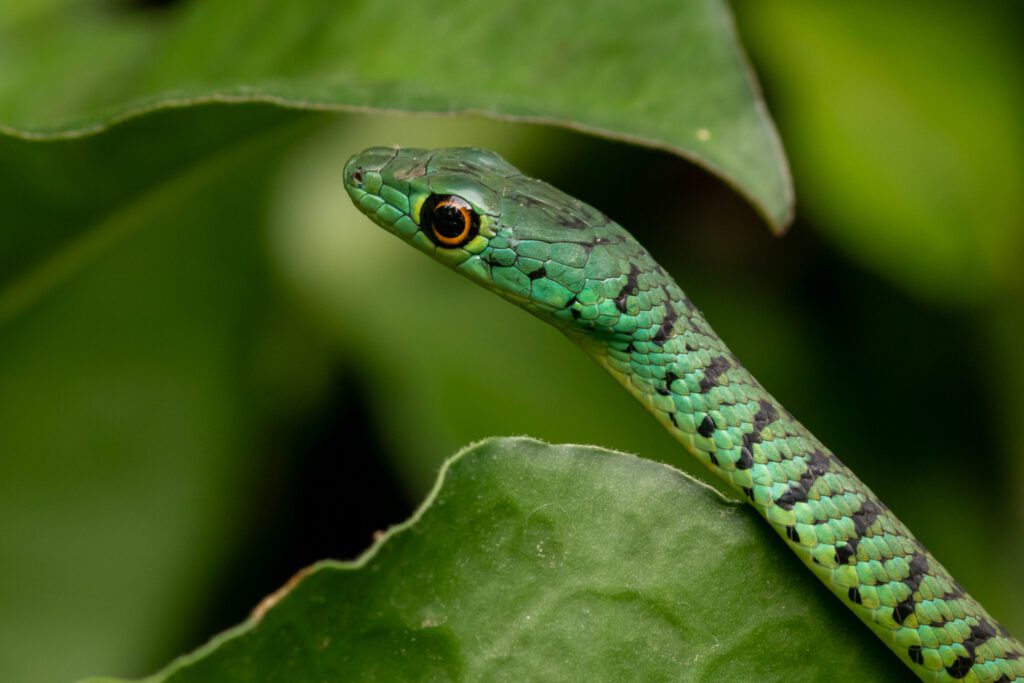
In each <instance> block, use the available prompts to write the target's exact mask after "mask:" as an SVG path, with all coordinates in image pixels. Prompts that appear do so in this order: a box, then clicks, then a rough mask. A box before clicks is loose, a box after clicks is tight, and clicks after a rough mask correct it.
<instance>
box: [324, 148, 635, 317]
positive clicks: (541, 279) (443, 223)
mask: <svg viewBox="0 0 1024 683" xmlns="http://www.w3.org/2000/svg"><path fill="white" fill-rule="evenodd" d="M344 182H345V189H346V191H347V192H348V193H349V195H350V196H351V197H352V200H353V202H355V204H356V206H357V207H358V208H359V209H360V210H361V211H362V212H363V213H365V214H366V215H367V216H369V217H370V218H371V219H372V220H373V221H374V222H376V223H377V224H378V225H380V226H382V227H384V228H385V229H386V230H388V231H389V232H392V233H393V234H395V235H397V236H398V237H400V238H402V239H403V240H404V241H406V242H408V243H409V244H412V245H413V246H415V247H416V248H417V249H420V250H421V251H424V252H426V253H428V254H430V255H431V256H432V257H433V258H435V259H437V260H438V261H441V262H443V263H445V264H447V265H449V266H450V267H452V268H454V269H455V270H457V271H459V272H461V273H462V274H463V275H466V276H467V277H469V278H470V279H472V280H475V281H477V282H478V283H479V284H482V285H483V286H485V287H487V288H488V289H492V290H494V291H496V292H497V293H499V294H501V295H502V296H503V297H505V298H506V299H510V300H512V301H514V302H515V303H517V304H519V305H520V306H523V307H524V308H526V309H528V310H530V311H531V312H533V313H536V314H538V315H542V316H545V317H547V316H549V315H550V316H554V318H556V320H557V321H561V322H563V323H564V324H563V325H559V327H562V328H563V329H566V328H573V327H585V328H587V329H590V330H594V329H595V328H597V329H600V328H602V327H604V328H611V327H612V326H614V325H615V324H616V323H617V322H618V320H619V318H620V315H621V313H622V311H621V310H618V309H619V308H621V305H622V301H624V300H625V299H623V298H622V296H619V297H618V299H619V301H618V303H616V301H617V299H616V294H617V292H616V290H617V289H618V290H622V289H623V288H625V287H627V286H631V284H630V283H632V284H634V285H635V281H634V278H635V270H636V269H635V259H636V257H638V256H639V254H638V253H636V252H637V250H639V253H640V254H642V256H644V257H646V258H649V257H647V256H646V252H644V251H643V249H642V247H640V246H639V245H638V244H637V243H636V242H635V241H634V240H633V239H632V237H630V236H629V234H628V233H626V232H625V231H624V230H622V228H620V227H619V226H618V225H616V224H615V223H612V222H611V221H609V220H608V218H607V217H605V216H604V215H603V214H601V213H600V212H598V211H596V210H595V209H593V208H591V207H590V206H587V205H586V204H584V203H582V202H580V201H579V200H577V199H574V198H573V197H570V196H569V195H567V194H565V193H563V192H561V191H559V190H557V189H555V188H554V187H552V186H550V185H548V184H547V183H544V182H541V181H539V180H534V179H532V178H527V177H526V176H524V175H522V174H521V173H520V172H519V171H518V170H517V169H516V168H515V167H514V166H512V165H511V164H509V163H508V162H507V161H505V160H504V159H502V158H501V157H500V156H498V155H497V154H495V153H494V152H490V151H487V150H482V149H473V148H460V147H457V148H447V149H436V150H426V149H412V148H409V149H400V148H391V147H373V148H370V149H367V150H365V151H364V152H361V153H360V154H357V155H356V156H354V157H352V158H351V159H350V160H349V161H348V163H347V164H346V165H345V170H344ZM627 252H628V253H627ZM631 258H632V259H633V260H632V261H631V260H630V259H631Z"/></svg>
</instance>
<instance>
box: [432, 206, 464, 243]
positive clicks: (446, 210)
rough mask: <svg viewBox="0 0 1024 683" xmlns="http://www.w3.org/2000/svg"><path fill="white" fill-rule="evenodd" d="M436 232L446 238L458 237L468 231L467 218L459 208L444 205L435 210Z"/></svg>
mask: <svg viewBox="0 0 1024 683" xmlns="http://www.w3.org/2000/svg"><path fill="white" fill-rule="evenodd" d="M434 230H436V231H437V233H438V234H439V235H442V236H444V237H448V238H454V237H458V236H459V235H461V234H462V233H463V232H465V230H466V218H465V216H464V215H463V213H462V212H461V211H459V209H458V207H456V206H454V205H452V204H442V205H441V206H438V207H437V208H435V209H434Z"/></svg>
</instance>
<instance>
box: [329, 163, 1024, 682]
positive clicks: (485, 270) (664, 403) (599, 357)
mask: <svg viewBox="0 0 1024 683" xmlns="http://www.w3.org/2000/svg"><path fill="white" fill-rule="evenodd" d="M344 182H345V189H346V190H347V192H348V194H349V195H350V196H351V198H352V201H353V202H354V203H355V204H356V206H357V207H358V208H359V209H360V210H361V211H362V212H363V213H365V214H366V215H367V216H369V217H370V218H371V219H372V220H373V221H374V222H376V223H377V224H379V225H381V226H382V227H384V228H385V229H386V230H388V231H389V232H391V233H394V234H395V235H397V236H398V237H400V238H402V239H403V240H405V241H406V242H408V243H410V244H412V245H413V246H415V247H416V248H418V249H419V250H421V251H424V252H426V253H427V254H429V255H430V256H432V257H433V258H435V259H437V260H438V261H441V262H442V263H444V264H446V265H448V266H449V267H450V268H452V269H454V270H456V271H458V272H459V273H462V274H463V275H465V276H466V277H468V278H469V279H471V280H473V281H475V282H477V283H478V284H480V285H482V286H484V287H485V288H487V289H489V290H491V291H493V292H496V293H497V294H499V295H500V296H502V297H503V298H505V299H508V300H509V301H512V302H513V303H515V304H517V305H519V306H521V307H523V308H525V309H526V310H528V311H530V312H531V313H533V314H534V315H536V316H538V317H540V318H541V319H543V320H545V321H547V322H548V323H550V324H552V325H554V326H555V327H556V328H558V329H559V330H560V331H561V332H563V333H564V334H565V335H566V336H568V337H569V338H570V339H571V340H572V341H574V342H575V343H576V344H578V345H579V346H580V347H582V348H583V349H584V350H585V351H586V352H587V353H588V354H590V356H592V357H593V358H594V359H595V360H596V361H597V362H598V364H599V365H601V366H602V367H604V368H605V370H607V371H608V372H609V373H611V374H612V376H614V377H615V378H616V379H617V380H618V381H619V382H620V383H621V384H622V385H623V386H624V387H625V388H626V389H627V390H628V391H629V392H630V393H631V394H633V396H634V397H636V398H637V399H638V400H639V401H640V402H641V403H642V404H643V405H644V407H646V408H647V410H649V411H650V412H651V413H652V414H653V415H654V416H655V418H657V420H658V421H659V422H660V423H661V424H662V425H663V426H664V427H665V428H666V429H667V430H668V431H669V432H671V433H672V435H673V436H674V437H675V438H676V439H677V440H678V441H679V442H680V443H682V444H683V446H684V447H685V448H686V450H687V451H689V452H690V453H691V454H693V455H694V456H696V457H697V458H698V459H699V460H700V461H701V462H702V463H704V465H706V466H707V467H708V468H709V469H710V470H711V471H712V472H714V473H715V475H716V476H718V477H719V478H720V479H722V480H723V481H724V482H725V483H726V484H727V485H728V486H729V487H730V488H731V489H732V490H734V491H735V492H736V493H737V494H738V495H739V496H742V497H743V498H744V499H745V500H747V501H748V502H749V503H750V504H751V505H752V506H753V507H754V509H756V510H757V512H758V513H760V515H761V516H762V517H764V518H765V519H766V520H767V521H768V523H769V524H771V526H772V528H774V529H775V531H777V532H778V533H779V535H780V536H781V537H782V539H783V540H784V542H785V543H786V544H787V545H788V546H789V547H790V548H791V549H792V550H793V552H795V553H796V554H797V555H798V556H799V557H800V559H801V560H802V561H803V562H804V564H806V565H807V567H808V568H809V569H810V570H811V571H812V572H813V573H814V574H815V576H817V577H818V578H819V579H820V580H821V581H822V582H823V583H824V584H825V585H826V586H828V588H829V590H831V591H832V592H833V593H835V595H836V596H837V597H838V598H839V599H840V600H841V601H842V602H843V603H844V604H845V605H846V606H847V607H849V608H850V609H851V610H853V612H854V613H856V615H857V616H858V617H860V619H861V620H862V621H863V622H864V623H866V624H867V625H868V626H869V627H870V628H871V629H872V630H873V631H874V632H875V633H876V634H877V635H878V637H879V638H881V639H882V640H883V641H884V642H885V644H886V645H887V646H888V647H889V648H890V649H892V650H893V652H895V653H896V655H897V656H898V657H899V658H900V659H901V660H902V661H903V662H904V663H905V664H906V665H907V666H909V667H910V668H911V669H912V670H913V671H914V673H916V674H917V675H918V676H919V677H920V678H921V679H922V680H928V681H949V680H964V681H1013V680H1022V681H1024V645H1022V644H1021V642H1020V641H1018V640H1015V639H1014V638H1013V637H1012V636H1010V634H1009V633H1008V632H1007V631H1006V630H1005V629H1004V628H1003V627H1002V626H1000V625H999V623H998V622H996V620H995V619H993V618H992V617H991V616H990V615H989V614H988V612H986V611H985V608H984V607H982V606H981V605H980V604H979V603H978V602H977V601H976V600H974V599H973V598H971V596H970V595H968V594H967V592H966V591H965V590H964V588H963V587H962V586H961V585H960V584H959V583H957V582H956V581H955V580H954V579H953V577H952V576H950V574H949V572H947V571H946V569H945V568H944V567H943V566H942V565H941V564H939V563H938V561H936V559H935V558H934V557H933V556H932V555H931V553H929V552H928V550H927V549H926V548H925V547H924V545H923V544H922V543H921V542H920V541H918V540H917V539H916V538H915V537H914V535H913V534H912V533H911V532H910V530H909V529H907V527H906V526H904V524H903V523H902V522H900V520H899V519H897V518H896V516H895V515H894V514H893V513H892V511H890V510H889V508H888V507H886V505H885V504H884V503H882V502H881V501H880V500H879V499H878V497H877V496H875V494H874V493H872V492H871V490H870V489H869V488H868V487H867V486H866V485H865V484H864V483H863V482H862V481H861V480H860V479H858V478H857V476H856V475H855V474H854V473H853V472H851V471H850V469H849V468H848V467H846V466H845V465H844V464H843V463H842V462H841V461H840V460H839V458H837V457H836V456H835V455H833V454H832V452H831V451H829V450H828V449H827V448H825V446H823V445H822V444H821V442H819V441H818V440H817V439H816V438H815V437H814V436H813V435H812V434H811V433H810V432H809V431H808V430H807V429H806V428H805V427H804V426H803V425H802V424H800V423H799V422H798V421H797V420H796V419H795V418H794V417H793V416H792V415H790V414H789V413H788V412H787V411H786V410H785V409H784V408H783V407H782V406H781V405H780V404H779V402H778V401H776V400H775V399H774V398H773V397H772V395H771V394H769V393H768V392H767V391H766V390H765V389H764V388H763V387H762V386H761V385H760V384H759V383H758V381H757V380H756V379H754V377H753V376H752V375H751V374H750V372H748V371H747V369H746V368H744V367H743V365H741V364H740V362H739V361H738V360H737V359H736V357H735V356H734V355H733V354H732V353H731V352H730V351H729V349H728V348H727V347H726V345H725V343H724V342H723V341H722V340H721V339H720V338H719V337H718V335H716V334H715V332H714V331H713V330H712V329H711V327H710V326H709V325H708V323H707V322H706V321H705V319H704V317H703V315H702V314H701V312H700V311H699V310H697V308H696V306H694V305H693V304H692V303H691V302H690V300H689V299H688V298H687V297H686V295H685V294H683V291H682V290H681V289H680V288H679V286H678V285H677V284H676V283H675V281H674V280H673V279H672V278H671V277H670V276H669V275H668V274H667V273H666V272H665V270H664V269H663V268H662V267H661V266H660V265H658V264H657V263H656V262H655V261H654V259H653V258H652V257H651V255H650V254H649V253H648V252H647V250H646V249H644V247H643V246H641V245H640V244H639V243H638V242H637V241H636V240H635V239H634V238H633V236H632V235H630V234H629V233H628V232H626V230H625V229H623V228H622V227H621V226H619V225H618V224H616V223H614V222H613V221H611V220H610V219H609V218H608V217H607V216H605V215H604V214H602V213H601V212H600V211H598V210H596V209H594V208H592V207H591V206H588V205H587V204H584V203H583V202H581V201H579V200H577V199H575V198H573V197H570V196H569V195H567V194H565V193H563V192H561V191H560V190H558V189H556V188H554V187H552V186H551V185H548V184H547V183H544V182H542V181H540V180H536V179H533V178H529V177H527V176H525V175H523V174H522V173H520V172H519V171H518V170H517V169H516V168H515V167H513V166H512V165H510V164H509V163H508V162H507V161H505V160H504V159H503V158H501V157H500V156H498V155H497V154H495V153H494V152H490V151H487V150H482V149H472V148H450V149H437V150H425V149H400V148H385V147H374V148H370V149H367V150H365V151H364V152H362V153H360V154H357V155H356V156H354V157H353V158H352V159H350V160H349V162H348V163H347V164H346V166H345V170H344Z"/></svg>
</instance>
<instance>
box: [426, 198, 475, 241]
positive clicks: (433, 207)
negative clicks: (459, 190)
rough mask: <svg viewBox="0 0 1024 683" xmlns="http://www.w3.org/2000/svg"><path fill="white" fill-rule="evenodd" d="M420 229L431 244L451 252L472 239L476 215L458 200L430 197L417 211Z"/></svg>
mask: <svg viewBox="0 0 1024 683" xmlns="http://www.w3.org/2000/svg"><path fill="white" fill-rule="evenodd" d="M420 227H422V228H423V232H425V233H426V234H427V237H429V238H430V240H431V241H432V242H433V243H434V244H436V245H438V246H439V247H444V248H446V249H455V248H457V247H461V246H462V245H464V244H466V243H467V242H469V241H470V240H471V239H473V238H474V237H476V235H477V233H478V232H479V231H480V216H479V215H478V214H477V212H476V211H475V210H473V206H472V205H471V204H470V203H469V202H467V201H466V200H465V199H463V198H462V197H458V196H456V195H453V194H432V195H430V196H429V197H427V199H426V201H425V202H423V208H421V209H420Z"/></svg>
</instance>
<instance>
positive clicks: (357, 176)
mask: <svg viewBox="0 0 1024 683" xmlns="http://www.w3.org/2000/svg"><path fill="white" fill-rule="evenodd" d="M351 177H352V182H353V183H354V184H356V185H362V184H363V169H361V168H357V169H356V170H354V171H352V176H351Z"/></svg>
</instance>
